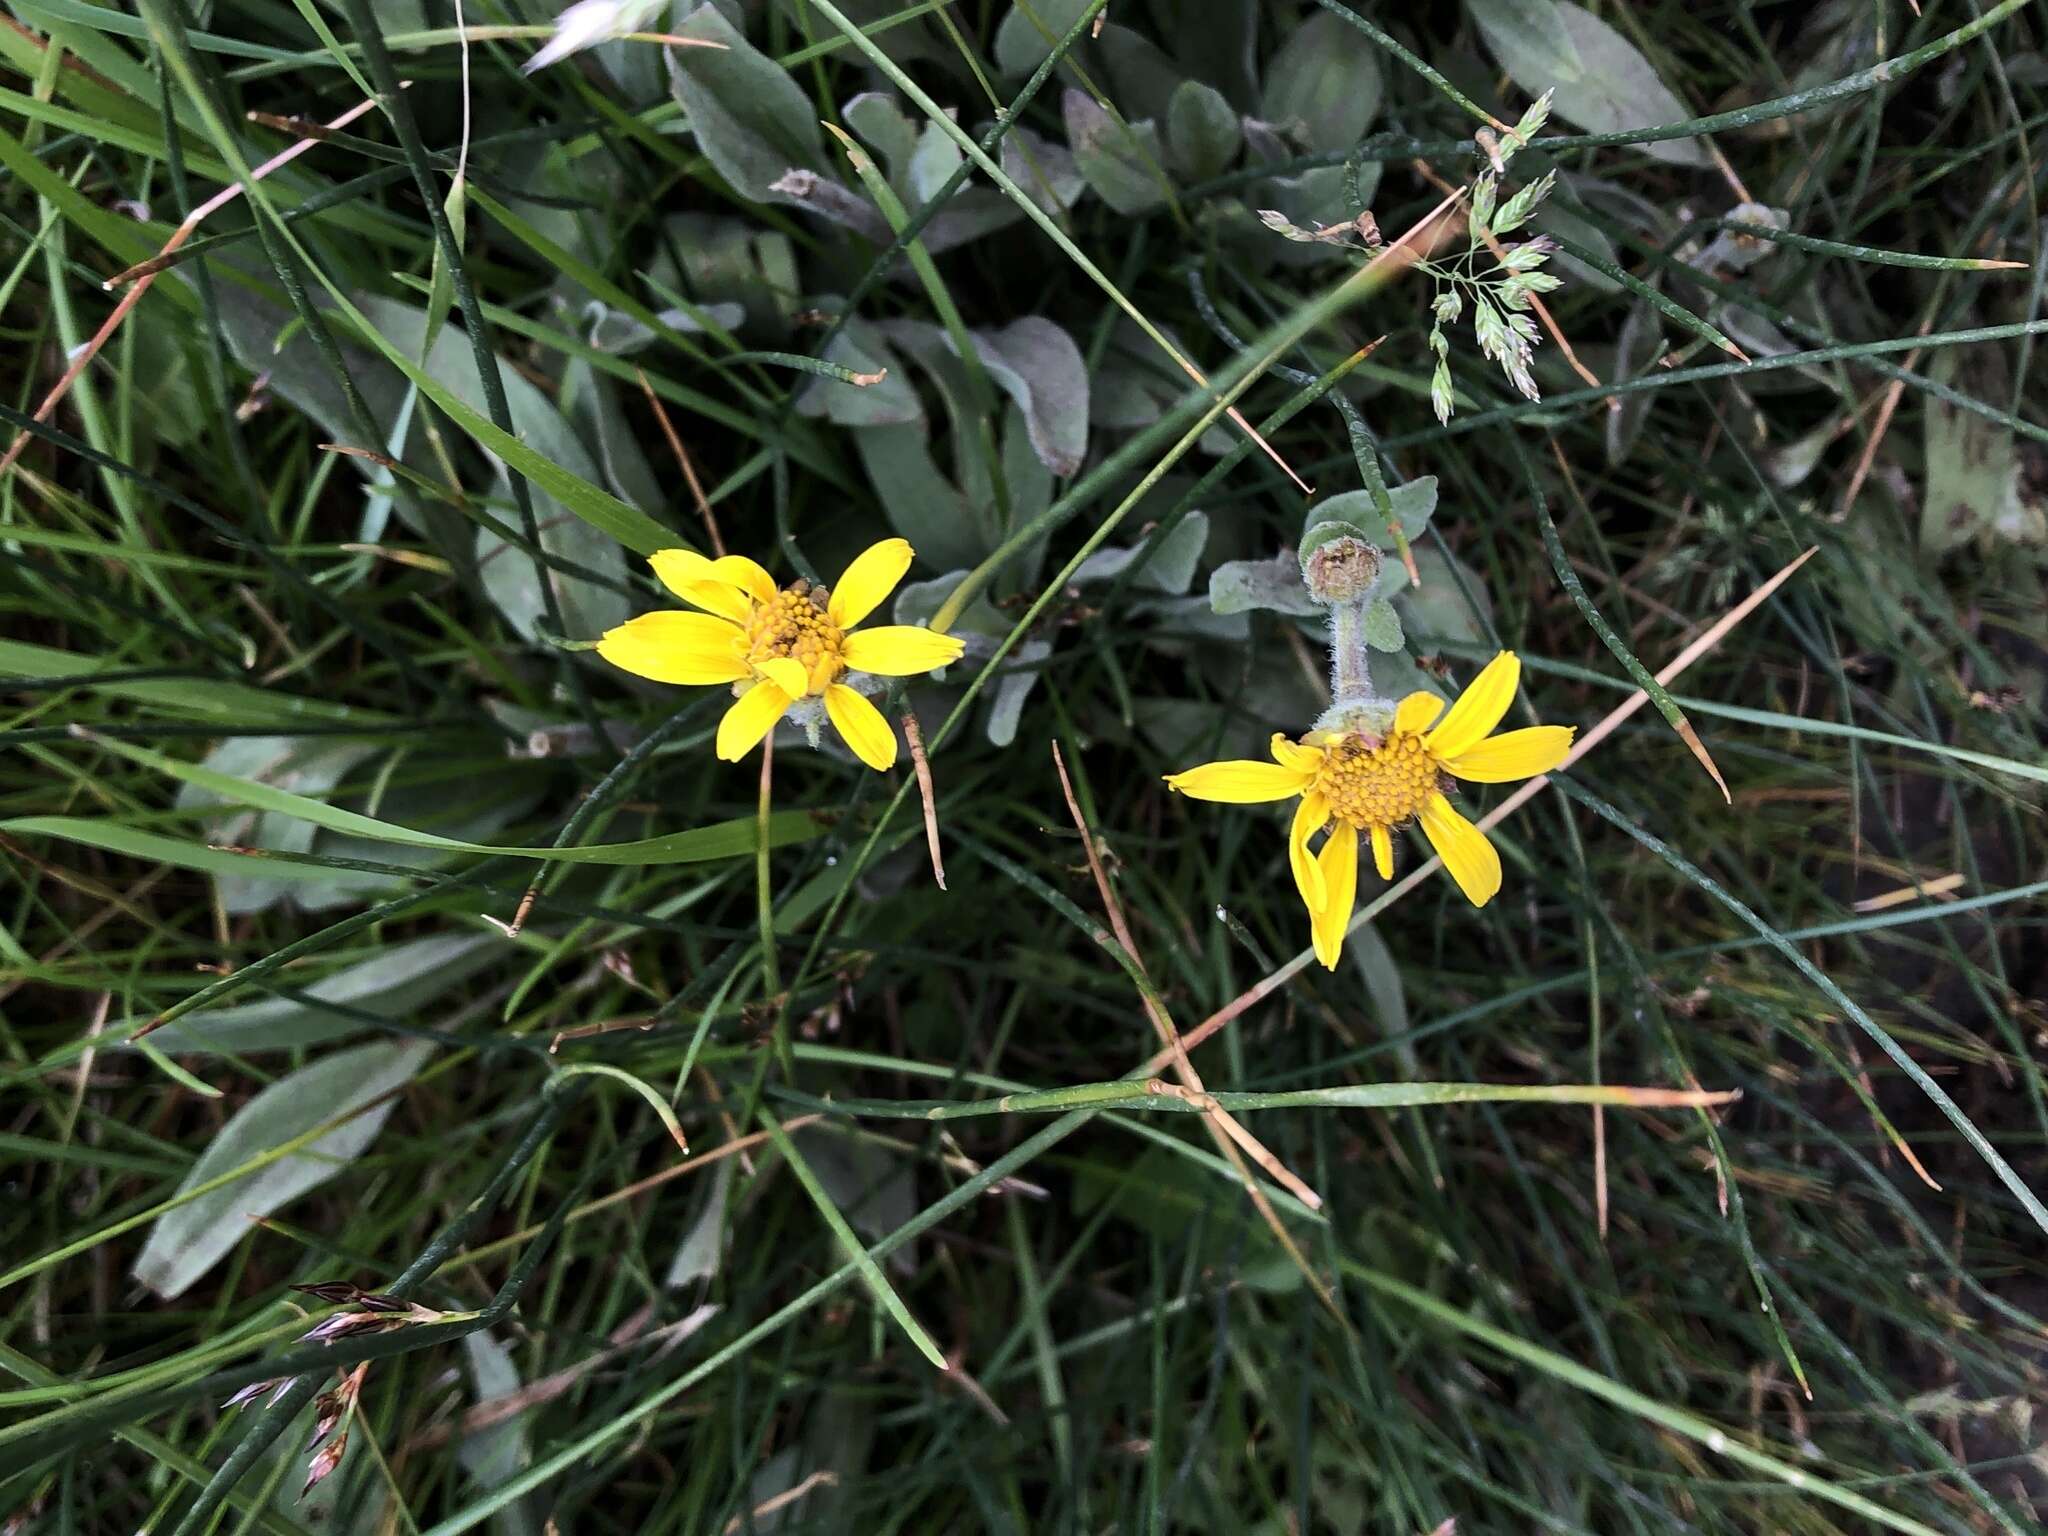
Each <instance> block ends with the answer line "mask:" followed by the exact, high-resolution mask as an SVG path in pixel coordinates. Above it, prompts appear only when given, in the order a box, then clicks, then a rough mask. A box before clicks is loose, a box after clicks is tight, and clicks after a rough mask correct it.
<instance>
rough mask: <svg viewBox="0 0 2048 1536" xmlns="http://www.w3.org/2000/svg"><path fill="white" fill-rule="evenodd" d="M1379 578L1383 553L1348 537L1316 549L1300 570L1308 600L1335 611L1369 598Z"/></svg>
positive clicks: (1340, 537)
mask: <svg viewBox="0 0 2048 1536" xmlns="http://www.w3.org/2000/svg"><path fill="white" fill-rule="evenodd" d="M1379 575H1380V552H1379V551H1378V550H1377V549H1375V548H1374V547H1373V546H1372V545H1370V544H1368V543H1366V541H1365V540H1364V539H1358V538H1353V537H1351V536H1350V535H1349V534H1343V535H1340V536H1339V537H1337V538H1334V539H1330V540H1328V541H1326V542H1325V543H1322V544H1319V545H1317V546H1316V547H1315V549H1313V550H1312V551H1310V553H1309V557H1308V558H1307V559H1306V560H1304V561H1303V562H1302V567H1301V579H1302V581H1303V583H1304V584H1305V585H1306V586H1307V587H1308V592H1309V596H1310V597H1313V598H1314V599H1315V600H1316V601H1317V602H1319V603H1327V604H1330V605H1331V606H1333V607H1334V606H1336V605H1337V604H1339V603H1355V602H1358V601H1360V600H1361V599H1363V598H1364V597H1366V596H1367V595H1368V594H1369V593H1370V592H1371V591H1372V589H1373V583H1375V582H1376V581H1378V580H1379Z"/></svg>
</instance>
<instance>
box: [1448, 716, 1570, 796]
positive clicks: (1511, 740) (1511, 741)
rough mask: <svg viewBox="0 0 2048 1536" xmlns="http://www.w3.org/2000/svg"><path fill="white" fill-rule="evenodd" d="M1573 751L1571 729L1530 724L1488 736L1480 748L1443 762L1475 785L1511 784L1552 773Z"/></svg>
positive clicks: (1470, 748)
mask: <svg viewBox="0 0 2048 1536" xmlns="http://www.w3.org/2000/svg"><path fill="white" fill-rule="evenodd" d="M1571 749H1572V728H1571V727H1570V726H1568V725H1531V726H1527V727H1525V728H1523V729H1522V730H1519V731H1502V732H1501V733H1500V734H1499V735H1498V736H1489V737H1487V738H1486V740H1484V741H1482V742H1480V743H1479V744H1478V745H1477V746H1471V747H1467V748H1466V749H1465V750H1464V751H1462V752H1460V753H1459V754H1458V755H1457V756H1456V757H1450V758H1445V759H1443V760H1442V761H1443V765H1444V766H1445V767H1446V768H1448V769H1450V771H1451V772H1452V773H1454V774H1456V775H1457V776H1458V777H1459V778H1461V779H1470V780H1471V781H1472V782H1473V783H1474V784H1509V783H1512V782H1513V781H1514V780H1516V779H1533V778H1535V777H1536V775H1537V774H1539V773H1548V772H1550V770H1551V769H1553V768H1555V767H1556V766H1557V765H1558V764H1559V763H1561V762H1563V761H1564V759H1565V754H1566V753H1567V752H1569V751H1571Z"/></svg>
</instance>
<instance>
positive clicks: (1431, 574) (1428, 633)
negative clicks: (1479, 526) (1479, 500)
mask: <svg viewBox="0 0 2048 1536" xmlns="http://www.w3.org/2000/svg"><path fill="white" fill-rule="evenodd" d="M1412 553H1413V554H1414V556H1415V568H1416V571H1417V573H1418V574H1419V575H1420V576H1421V578H1422V580H1421V583H1420V584H1419V585H1417V586H1414V587H1410V586H1409V585H1407V583H1406V582H1403V583H1402V584H1401V586H1400V588H1399V590H1397V591H1396V592H1395V593H1394V596H1393V603H1394V607H1395V608H1396V609H1397V610H1399V612H1400V615H1401V624H1402V628H1403V629H1404V630H1405V631H1406V633H1407V634H1408V635H1409V636H1410V637H1412V638H1413V640H1414V642H1415V644H1416V646H1417V647H1418V648H1419V649H1421V650H1424V651H1429V650H1433V649H1435V648H1436V647H1438V646H1440V645H1442V644H1444V643H1445V642H1446V641H1448V642H1451V643H1453V644H1467V645H1479V644H1483V643H1484V642H1485V640H1486V632H1487V622H1488V621H1490V620H1491V619H1492V616H1493V598H1492V596H1491V595H1490V594H1489V593H1488V592H1487V590H1486V586H1485V584H1484V583H1483V582H1481V581H1480V580H1479V578H1478V577H1476V576H1474V575H1473V574H1472V572H1471V571H1470V570H1469V569H1467V567H1466V566H1465V563H1464V562H1463V561H1461V560H1459V559H1458V558H1457V556H1455V555H1448V554H1446V553H1445V552H1444V551H1443V550H1441V549H1439V548H1438V547H1437V546H1436V545H1435V544H1433V543H1432V544H1418V545H1416V546H1415V548H1414V550H1413V551H1412ZM1475 603H1476V604H1477V605H1478V613H1477V614H1475V613H1474V612H1473V605H1474V604H1475ZM1373 676H1374V677H1375V678H1377V677H1378V676H1379V672H1378V670H1377V667H1375V670H1374V672H1373ZM1431 691H1432V692H1441V691H1442V690H1441V689H1439V688H1432V689H1431ZM1393 696H1394V697H1399V695H1398V694H1395V695H1393Z"/></svg>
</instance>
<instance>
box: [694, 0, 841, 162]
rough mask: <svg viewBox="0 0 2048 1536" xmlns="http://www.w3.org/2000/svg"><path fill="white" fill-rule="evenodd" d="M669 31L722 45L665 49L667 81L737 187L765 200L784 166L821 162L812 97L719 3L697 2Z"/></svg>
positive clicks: (700, 142)
mask: <svg viewBox="0 0 2048 1536" xmlns="http://www.w3.org/2000/svg"><path fill="white" fill-rule="evenodd" d="M673 31H674V32H675V33H676V35H678V36H680V37H689V38H697V39H701V40H702V41H705V42H712V43H719V44H722V45H723V46H722V47H718V48H670V49H668V50H666V52H667V54H668V72H669V87H670V89H671V90H672V91H673V92H674V94H675V98H676V100H677V101H678V102H680V103H681V104H682V108H683V111H684V112H685V113H687V114H688V116H689V120H690V131H691V133H692V134H693V135H694V136H695V138H696V140H697V147H698V148H700V149H701V150H703V151H704V153H705V155H706V156H707V157H708V158H709V159H710V161H711V163H712V165H713V166H714V167H715V168H716V169H717V171H718V174H719V175H720V176H723V177H724V178H725V180H726V182H727V183H728V184H729V185H730V186H731V187H732V189H733V190H734V191H735V192H737V193H739V194H740V196H742V197H744V198H748V199H750V200H751V201H753V202H757V203H766V202H771V201H773V200H774V198H775V193H774V192H773V191H772V190H771V189H772V188H773V186H774V184H775V183H776V182H777V181H779V180H781V179H782V177H783V175H784V174H785V173H786V172H788V171H790V170H791V169H795V168H802V169H807V170H818V169H820V168H822V167H823V166H824V165H825V164H826V159H825V150H824V143H823V140H822V138H821V136H820V133H819V129H818V114H817V110H816V108H815V107H814V106H813V105H812V103H811V100H810V98H809V97H808V96H806V95H805V94H804V93H803V90H802V89H801V88H800V87H799V86H798V85H797V83H796V82H795V81H794V80H792V79H790V77H789V75H788V73H787V72H786V71H785V70H784V69H783V68H782V66H781V65H779V64H777V63H776V62H775V61H774V60H773V59H771V58H769V57H768V56H767V55H766V54H764V53H761V52H760V51H759V50H758V49H756V48H755V47H754V45H753V44H752V43H750V42H748V41H747V40H746V38H745V37H744V36H743V35H742V34H741V33H740V32H739V31H738V30H737V29H735V28H734V27H733V25H732V23H731V22H729V21H727V20H726V19H725V17H724V15H723V14H722V13H721V12H720V11H719V9H718V7H717V6H715V5H701V6H699V7H698V8H697V9H696V10H694V11H692V12H691V13H690V14H689V15H688V16H685V17H684V18H683V19H682V20H681V21H679V22H677V23H676V24H675V26H674V28H673Z"/></svg>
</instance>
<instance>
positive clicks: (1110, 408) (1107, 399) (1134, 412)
mask: <svg viewBox="0 0 2048 1536" xmlns="http://www.w3.org/2000/svg"><path fill="white" fill-rule="evenodd" d="M1157 390H1158V385H1157V381H1156V380H1154V378H1153V377H1152V376H1151V375H1150V374H1148V373H1145V372H1142V371H1140V370H1138V369H1135V368H1129V367H1123V366H1120V365H1118V364H1116V363H1113V362H1112V363H1105V364H1104V365H1103V366H1102V367H1101V368H1100V369H1098V370H1097V371H1096V373H1095V375H1094V377H1093V378H1092V379H1091V380H1090V381H1089V388H1088V420H1089V421H1090V422H1091V423H1092V424H1093V425H1095V426H1098V427H1119V428H1129V429H1135V428H1138V427H1149V426H1151V425H1152V423H1153V422H1155V421H1157V420H1158V419H1159V417H1160V414H1161V409H1162V407H1161V404H1160V400H1159V396H1158V392H1157Z"/></svg>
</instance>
